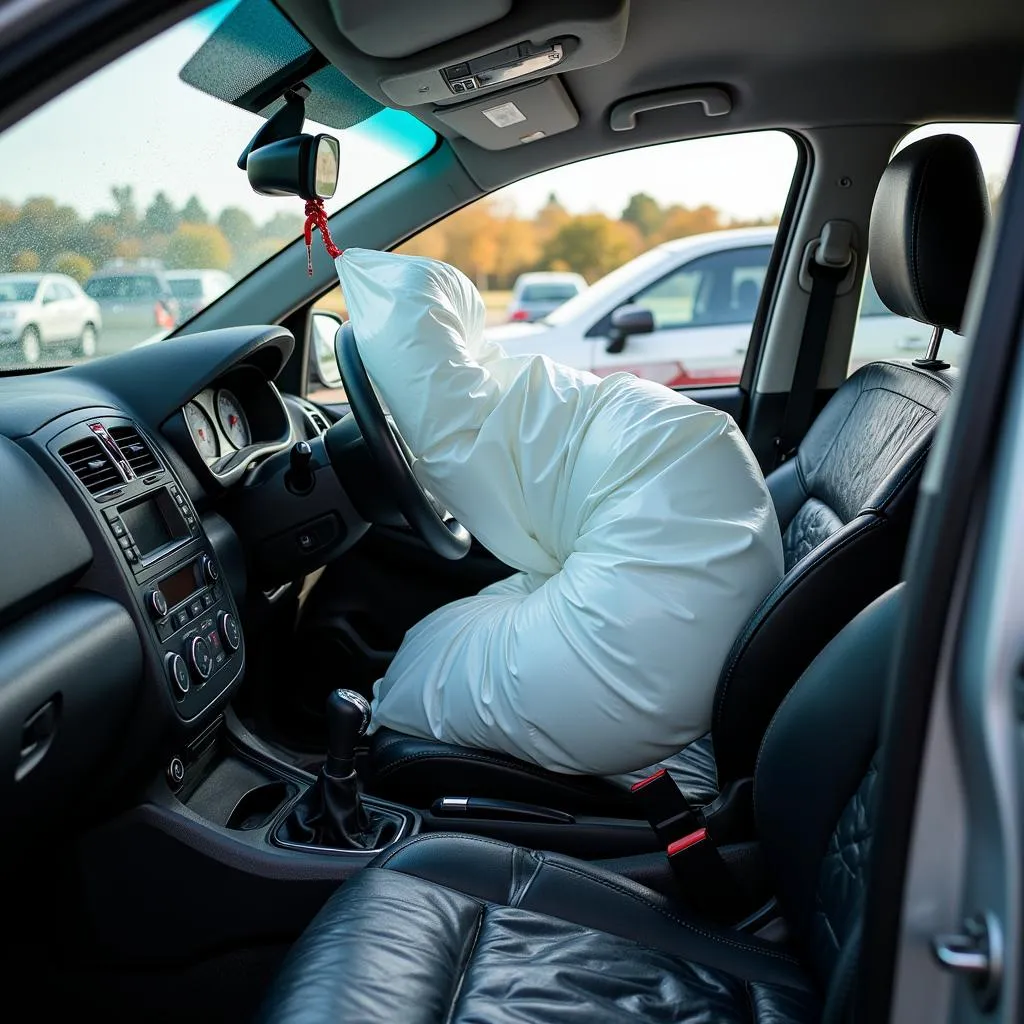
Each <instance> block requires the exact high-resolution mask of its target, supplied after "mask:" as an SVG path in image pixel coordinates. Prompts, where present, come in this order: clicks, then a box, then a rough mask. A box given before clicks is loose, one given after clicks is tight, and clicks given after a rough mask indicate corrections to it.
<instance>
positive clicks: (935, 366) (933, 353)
mask: <svg viewBox="0 0 1024 1024" xmlns="http://www.w3.org/2000/svg"><path fill="white" fill-rule="evenodd" d="M944 332H945V328H944V327H938V326H936V327H933V328H932V336H931V338H930V339H929V340H928V351H927V352H925V354H924V358H923V359H915V360H914V365H915V366H919V367H921V369H923V370H948V369H949V363H947V362H944V361H943V360H941V359H940V358H939V345H941V344H942V335H943V333H944Z"/></svg>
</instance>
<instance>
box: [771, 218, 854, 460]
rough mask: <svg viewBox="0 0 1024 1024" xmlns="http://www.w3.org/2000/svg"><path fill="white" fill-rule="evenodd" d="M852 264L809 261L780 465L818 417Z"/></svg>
mask: <svg viewBox="0 0 1024 1024" xmlns="http://www.w3.org/2000/svg"><path fill="white" fill-rule="evenodd" d="M828 227H829V225H826V231H823V232H822V239H823V241H822V242H821V243H820V244H819V250H818V251H819V252H820V251H821V248H822V247H824V245H825V244H826V242H825V240H824V239H825V235H826V233H827V229H828ZM847 253H849V249H848V248H847ZM849 268H850V256H849V255H847V258H846V261H845V262H844V263H843V264H842V265H841V266H837V265H834V264H825V263H819V262H818V260H817V254H815V258H814V259H812V260H811V261H810V264H809V265H808V268H807V270H808V274H809V275H810V278H811V295H810V298H809V299H808V300H807V313H806V315H805V316H804V329H803V332H802V334H801V335H800V351H799V353H798V354H797V357H796V369H795V370H794V371H793V383H792V385H791V387H790V389H789V397H788V398H787V400H786V411H785V412H784V413H783V415H782V426H781V428H780V429H779V435H778V437H776V438H775V465H776V466H781V465H782V463H783V462H785V461H786V460H787V459H789V458H791V457H792V455H793V453H794V452H795V451H796V447H797V445H798V444H799V443H800V440H801V439H802V438H803V436H804V434H806V433H807V428H808V427H809V426H810V425H811V420H812V419H813V417H814V397H815V394H816V393H817V390H818V377H819V376H820V375H821V362H822V359H823V358H824V355H825V343H826V342H827V341H828V329H829V325H830V324H831V323H832V308H833V307H834V306H835V301H836V293H837V291H838V289H839V285H840V282H841V281H842V280H843V278H845V277H846V275H847V274H848V273H849Z"/></svg>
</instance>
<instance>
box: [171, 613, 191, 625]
mask: <svg viewBox="0 0 1024 1024" xmlns="http://www.w3.org/2000/svg"><path fill="white" fill-rule="evenodd" d="M171 622H173V623H174V628H175V629H181V627H182V626H184V625H185V623H186V622H188V610H187V609H185V608H181V609H179V610H178V611H176V612H175V613H174V614H173V615H172V616H171Z"/></svg>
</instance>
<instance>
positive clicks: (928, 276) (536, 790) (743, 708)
mask: <svg viewBox="0 0 1024 1024" xmlns="http://www.w3.org/2000/svg"><path fill="white" fill-rule="evenodd" d="M987 217H988V195H987V191H986V188H985V183H984V180H983V178H982V176H981V171H980V169H979V166H978V161H977V157H976V156H975V154H974V150H973V148H972V147H971V145H970V144H969V143H968V142H966V140H964V139H962V138H961V137H959V136H936V137H933V138H929V139H923V140H921V141H920V142H917V143H914V144H913V145H911V146H908V147H907V148H906V149H905V150H903V151H902V152H901V153H899V154H898V155H897V156H896V157H895V158H894V159H893V161H892V163H891V164H890V165H889V167H888V168H887V169H886V171H885V173H884V174H883V176H882V180H881V182H880V184H879V187H878V191H877V194H876V199H875V205H874V208H873V211H872V218H871V232H870V256H871V265H872V275H873V277H874V281H875V284H876V286H877V288H878V292H879V295H880V296H881V297H882V299H883V300H884V301H885V302H886V304H887V305H888V306H889V307H890V308H891V309H892V310H893V311H894V312H896V313H900V314H902V315H905V316H910V317H914V318H916V319H920V320H926V321H927V322H929V323H933V324H938V325H939V326H943V327H949V328H951V329H953V330H959V328H960V323H961V320H962V317H963V307H964V303H965V301H966V297H967V289H968V285H969V284H970V278H971V272H972V270H973V266H974V261H975V258H976V256H977V250H978V243H979V240H980V237H981V233H982V230H983V228H984V225H985V222H986V219H987ZM954 380H955V374H954V372H953V371H945V372H943V371H933V370H928V369H923V368H919V367H916V366H913V365H911V364H909V363H900V362H877V363H870V364H868V365H867V366H864V367H861V369H859V370H858V371H857V372H856V373H854V374H853V376H851V377H850V379H849V380H847V381H846V382H845V383H844V384H843V385H842V386H841V387H840V388H839V390H838V391H837V392H836V393H835V395H833V397H832V399H831V400H830V401H829V403H828V405H827V406H826V407H825V408H824V409H823V410H822V412H821V414H820V415H819V416H818V418H817V419H816V420H815V422H814V423H813V424H812V426H811V428H810V430H809V431H808V432H807V435H806V436H805V437H804V439H803V440H802V441H801V443H800V445H799V447H798V450H797V454H796V456H795V457H794V458H792V459H790V460H789V461H788V462H786V463H784V464H783V465H782V466H780V467H779V468H778V469H776V470H775V471H774V472H773V473H771V474H770V475H769V477H768V480H767V482H768V487H769V490H770V491H771V494H772V499H773V501H774V503H775V508H776V511H777V513H778V516H779V523H780V526H781V528H782V536H783V549H784V552H785V559H786V575H785V576H784V577H783V579H782V580H781V581H780V583H779V584H778V585H777V586H776V587H775V589H774V590H773V591H772V592H771V593H770V594H769V595H768V596H767V597H766V598H765V600H764V601H763V602H762V603H761V605H760V607H759V608H758V609H757V610H756V611H755V612H754V614H753V616H752V617H751V618H750V620H749V621H748V623H747V625H746V626H745V627H744V629H743V631H742V632H741V634H740V635H739V636H738V637H737V639H736V642H735V644H734V645H733V648H732V650H731V652H730V654H729V657H728V658H727V659H726V662H725V664H724V666H723V668H722V672H721V675H720V677H719V681H718V686H717V689H716V692H715V701H714V707H713V711H712V724H711V734H710V739H706V740H705V741H703V742H702V744H701V745H698V746H695V747H694V748H693V749H690V748H688V749H687V750H684V751H682V752H680V753H679V754H678V755H676V756H675V757H673V758H670V759H669V760H668V761H666V762H664V763H663V764H662V765H661V766H660V767H665V768H667V769H668V770H669V771H670V773H671V774H672V775H673V776H674V777H675V778H676V779H677V780H678V781H679V783H680V788H681V789H682V790H683V792H684V793H685V794H686V795H687V796H688V797H689V799H690V800H691V802H692V803H694V804H696V805H704V804H707V803H708V802H709V801H710V800H711V799H713V798H714V796H715V794H716V793H717V792H718V787H719V785H721V786H724V785H726V784H727V783H729V782H732V781H734V780H736V779H740V778H744V777H747V776H749V775H750V774H751V772H752V771H753V767H754V758H755V755H756V752H757V747H758V743H759V742H760V740H761V737H762V736H763V735H764V730H765V728H766V727H767V725H768V722H769V721H770V719H771V717H772V714H773V713H774V712H775V709H776V708H777V707H778V706H779V702H780V701H781V700H782V698H783V697H784V696H785V695H786V693H787V692H788V690H789V688H790V687H791V686H792V685H793V683H794V681H795V680H796V679H797V678H798V677H799V675H800V673H801V672H802V671H803V670H804V669H805V668H806V667H807V666H808V664H810V662H811V659H812V658H813V657H814V656H815V654H817V652H818V651H820V650H821V649H822V647H823V646H824V645H825V644H826V643H827V642H828V641H829V640H830V639H831V638H832V637H833V636H835V635H836V633H837V632H838V631H839V630H840V629H841V628H842V626H843V625H844V624H845V623H847V622H849V621H850V619H851V618H852V617H853V616H854V615H855V614H856V613H857V612H858V611H859V610H860V609H861V608H863V607H864V606H865V605H866V604H867V603H868V602H869V601H871V600H872V599H873V598H874V597H876V596H877V595H878V594H880V593H882V592H883V591H884V590H885V589H886V588H887V587H890V586H892V585H893V584H894V583H895V582H896V580H897V579H898V576H899V571H900V568H901V565H902V560H903V552H904V549H905V546H906V540H907V536H908V533H909V526H910V519H911V515H912V512H913V508H914V504H915V501H916V497H917V489H918V484H919V481H920V477H921V471H922V468H923V465H924V460H925V457H926V456H927V453H928V450H929V447H930V444H931V440H932V438H933V436H934V432H935V426H936V422H937V420H938V417H939V414H940V413H941V412H942V410H943V408H944V406H945V404H946V402H947V400H948V397H949V394H950V391H951V389H952V386H953V383H954ZM681 665H685V658H681ZM680 685H681V686H685V685H686V682H685V679H684V678H682V677H681V678H680ZM712 747H713V751H714V754H713V757H711V756H709V751H710V750H711V749H712ZM467 765H471V768H472V770H471V771H468V772H467V771H465V770H464V769H465V767H466V766H467ZM655 767H659V766H653V765H652V766H650V767H645V768H643V769H642V770H640V771H639V772H637V773H633V774H631V775H628V776H623V777H619V778H617V779H611V780H582V779H572V778H570V777H566V776H558V775H552V774H550V773H546V772H543V771H542V770H541V769H538V768H536V767H534V766H529V765H523V764H521V763H520V762H517V761H515V760H514V759H512V758H509V757H507V756H506V755H494V754H490V753H488V752H485V751H465V750H462V751H460V749H459V748H456V747H454V746H450V745H444V744H437V743H434V742H433V741H430V740H419V739H411V738H405V739H403V738H401V737H397V736H396V735H395V734H389V735H387V736H386V737H383V738H381V739H378V740H375V742H374V743H373V744H372V746H371V768H372V773H373V778H372V786H373V788H374V790H375V791H377V792H380V793H381V794H382V795H386V796H390V797H392V798H394V799H407V800H413V801H414V802H416V803H417V804H419V805H421V806H426V805H428V804H429V803H430V801H431V799H432V798H433V797H437V796H442V795H444V796H490V797H500V798H503V799H512V800H525V801H528V802H531V803H537V804H542V805H550V806H555V807H561V808H565V809H568V810H575V811H577V812H593V811H594V809H595V805H596V806H597V807H599V808H600V809H601V810H602V811H603V813H607V814H617V813H621V809H622V808H623V806H624V804H623V799H622V797H621V796H618V795H615V794H612V793H610V792H609V787H608V785H607V783H608V782H611V783H613V784H617V785H619V786H620V787H621V786H622V785H623V784H624V783H628V782H632V781H634V780H635V778H636V777H638V776H642V775H645V774H649V773H650V772H651V771H652V770H654V768H655ZM716 769H717V770H716ZM545 777H546V779H547V781H546V782H545Z"/></svg>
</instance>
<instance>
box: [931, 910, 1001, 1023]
mask: <svg viewBox="0 0 1024 1024" xmlns="http://www.w3.org/2000/svg"><path fill="white" fill-rule="evenodd" d="M932 955H933V956H934V957H935V959H936V960H937V961H938V963H939V966H940V967H942V968H943V969H944V970H946V971H950V972H952V973H954V974H960V975H963V976H964V978H965V979H966V980H967V982H968V984H969V985H970V987H971V990H972V991H973V993H974V996H975V998H976V999H977V1000H978V1005H979V1007H980V1008H981V1009H982V1010H989V1009H991V1008H992V1007H993V1006H994V1005H995V1003H996V1000H997V999H998V997H999V986H1000V984H1001V982H1002V977H1003V938H1002V930H1001V929H1000V927H999V921H998V919H997V918H996V916H995V914H993V913H991V912H986V913H983V914H973V915H972V916H971V917H969V918H967V920H965V921H964V923H963V931H962V932H961V933H959V934H953V935H936V936H935V937H934V938H933V939H932Z"/></svg>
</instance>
